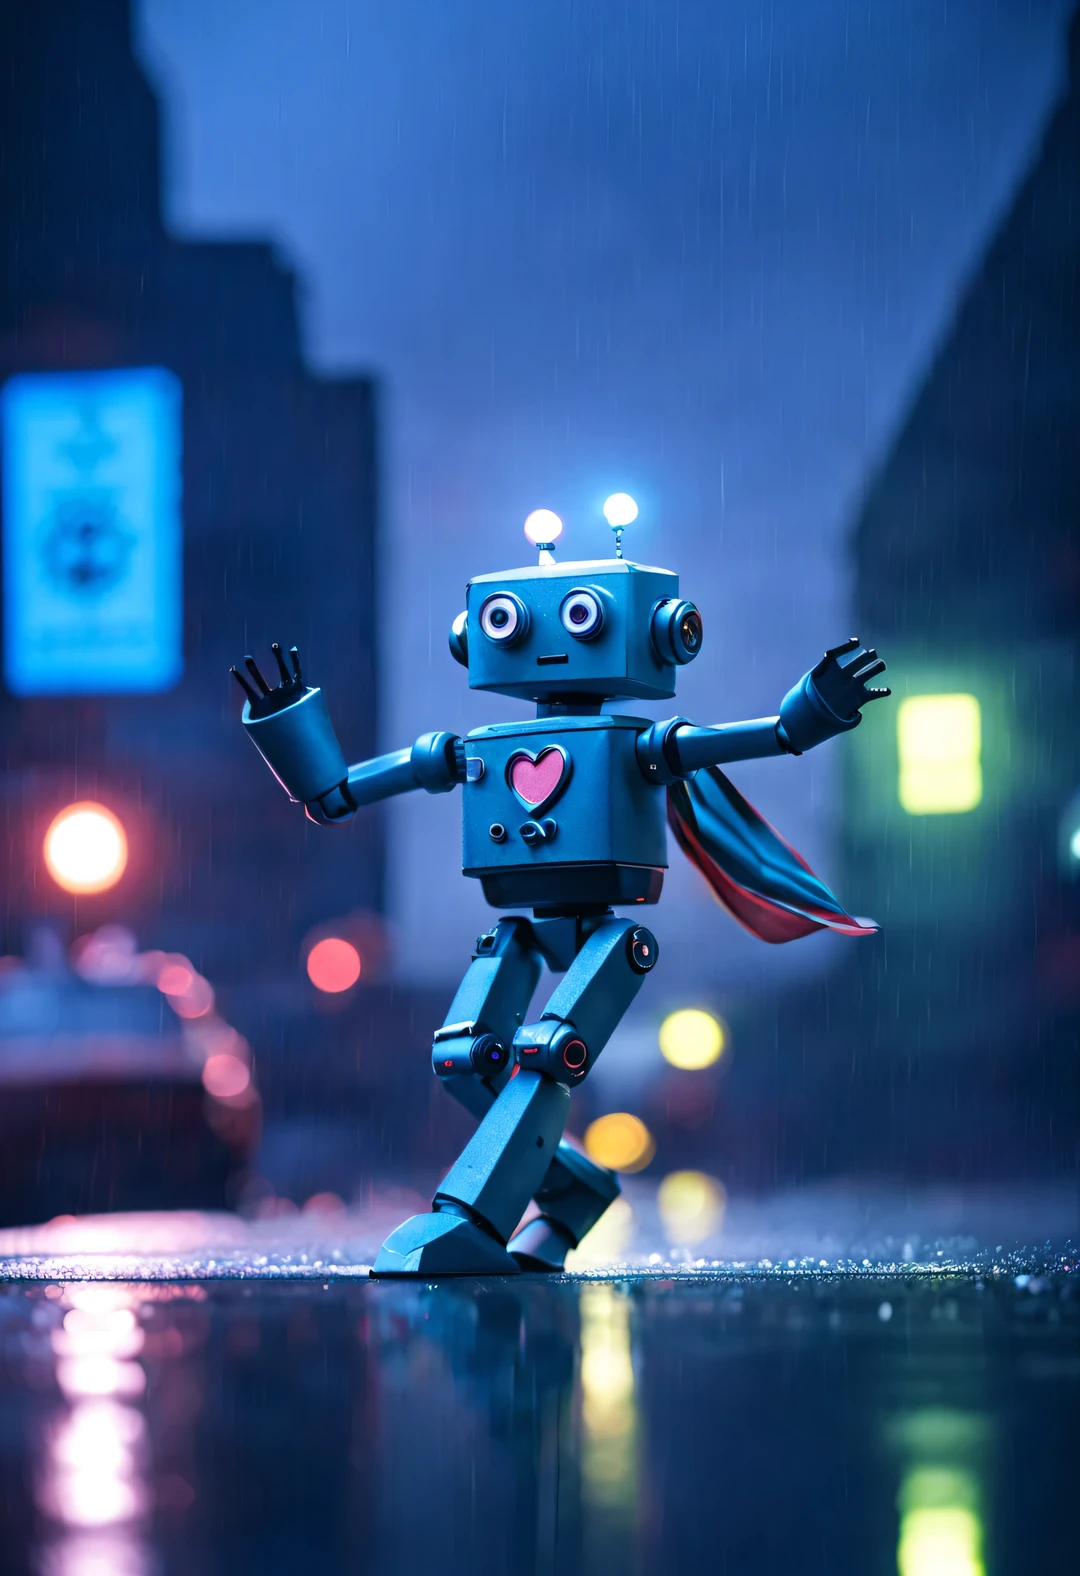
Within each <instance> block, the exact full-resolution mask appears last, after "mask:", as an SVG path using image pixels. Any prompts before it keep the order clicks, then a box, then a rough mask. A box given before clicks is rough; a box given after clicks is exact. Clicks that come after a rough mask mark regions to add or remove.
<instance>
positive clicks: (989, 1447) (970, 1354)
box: [0, 1217, 1080, 1576]
mask: <svg viewBox="0 0 1080 1576" xmlns="http://www.w3.org/2000/svg"><path fill="white" fill-rule="evenodd" d="M198 1221H199V1217H191V1218H187V1221H186V1224H185V1223H184V1221H180V1222H178V1221H177V1220H176V1218H175V1217H157V1218H153V1219H148V1220H147V1221H144V1222H143V1227H142V1229H143V1231H144V1233H149V1236H147V1237H144V1241H143V1244H142V1246H143V1248H144V1249H145V1247H146V1243H147V1242H148V1241H149V1240H150V1239H151V1238H152V1237H153V1234H154V1232H156V1233H157V1238H156V1240H157V1241H158V1242H159V1244H163V1243H164V1242H165V1241H166V1240H167V1239H168V1234H169V1230H170V1228H171V1229H172V1231H173V1238H172V1240H173V1242H174V1246H175V1245H176V1243H177V1241H178V1240H179V1238H180V1237H182V1236H183V1234H184V1232H185V1231H186V1232H187V1234H188V1240H189V1242H190V1241H194V1240H195V1238H196V1237H197V1236H198V1229H197V1228H198ZM75 1226H83V1227H85V1228H86V1229H87V1230H88V1231H89V1230H91V1226H90V1224H88V1223H73V1224H72V1225H70V1226H69V1228H68V1229H69V1230H74V1228H75ZM54 1229H57V1230H58V1229H59V1228H54ZM97 1229H98V1230H99V1236H98V1238H97V1241H98V1243H99V1246H100V1244H101V1242H102V1240H103V1239H102V1237H101V1235H100V1232H101V1231H104V1227H100V1228H97ZM201 1229H202V1230H203V1232H204V1236H205V1233H206V1231H207V1230H208V1229H209V1228H208V1226H207V1224H206V1220H205V1219H204V1220H203V1223H202V1227H201ZM233 1229H234V1230H235V1233H236V1243H235V1244H234V1249H233V1252H234V1254H235V1255H236V1256H235V1257H234V1258H233V1260H232V1261H231V1263H232V1269H233V1274H234V1275H235V1274H236V1273H237V1271H238V1270H240V1269H243V1270H244V1271H245V1273H246V1274H247V1275H248V1276H249V1277H250V1278H249V1279H246V1280H243V1281H238V1280H236V1279H231V1280H230V1279H224V1278H219V1277H218V1266H217V1264H216V1263H215V1267H214V1269H210V1270H207V1269H206V1266H205V1264H204V1266H203V1271H202V1274H203V1278H200V1279H188V1280H175V1279H174V1280H171V1281H163V1280H154V1279H144V1280H139V1281H134V1280H133V1281H120V1280H115V1279H94V1280H74V1279H73V1280H66V1281H60V1280H57V1279H48V1278H37V1279H22V1280H20V1281H18V1282H12V1281H10V1280H9V1281H8V1283H7V1284H6V1285H5V1286H4V1287H3V1289H2V1290H0V1452H2V1459H0V1479H2V1482H3V1485H4V1493H3V1497H2V1510H0V1532H2V1535H3V1547H4V1549H5V1559H4V1563H3V1569H4V1571H5V1572H6V1571H9V1570H10V1571H12V1572H13V1573H15V1572H21V1571H24V1570H25V1571H33V1572H38V1573H42V1576H172V1573H177V1576H181V1573H182V1576H187V1573H189V1572H191V1573H196V1572H198V1573H200V1576H202V1573H207V1572H210V1573H216V1572H222V1573H224V1572H230V1573H239V1576H243V1573H246V1572H252V1573H255V1572H258V1573H260V1576H262V1573H274V1572H278V1571H280V1572H290V1573H293V1572H298V1571H309V1570H312V1571H314V1570H319V1571H324V1570H325V1571H338V1570H352V1569H356V1570H363V1571H365V1572H374V1573H380V1576H381V1573H383V1572H386V1573H390V1572H395V1573H396V1572H413V1571H416V1572H419V1571H425V1570H436V1569H437V1570H439V1571H440V1572H449V1573H454V1572H458V1571H461V1572H465V1571H468V1572H470V1573H473V1576H489V1573H490V1576H496V1573H515V1576H516V1573H519V1572H520V1573H533V1572H548V1571H551V1572H554V1571H559V1572H560V1573H568V1576H573V1573H575V1572H579V1571H580V1572H585V1571H588V1572H590V1573H601V1576H603V1573H606V1572H612V1573H614V1572H619V1573H625V1576H639V1573H640V1576H644V1573H651V1572H659V1571H663V1572H675V1573H681V1572H700V1571H714V1570H715V1571H731V1572H733V1573H736V1572H737V1573H742V1572H745V1571H750V1570H753V1571H755V1572H760V1573H771V1572H777V1573H779V1572H784V1573H785V1576H789V1573H791V1572H795V1571H797V1572H807V1573H819V1572H820V1573H821V1576H826V1573H829V1576H844V1573H847V1572H850V1573H851V1576H866V1573H873V1572H882V1573H885V1572H899V1576H995V1573H997V1576H1001V1573H1006V1572H1012V1571H1020V1570H1045V1571H1054V1570H1064V1569H1067V1568H1068V1551H1069V1549H1070V1546H1071V1545H1070V1539H1071V1519H1072V1510H1071V1489H1070V1488H1069V1481H1070V1477H1071V1467H1070V1463H1071V1461H1072V1459H1073V1456H1074V1454H1075V1440H1076V1429H1077V1424H1076V1419H1077V1417H1078V1416H1080V1340H1078V1335H1080V1280H1078V1278H1077V1274H1076V1254H1075V1253H1074V1252H1072V1251H1071V1250H1070V1249H1069V1247H1068V1246H1067V1244H1066V1245H1062V1246H1059V1247H1058V1248H1057V1249H1056V1250H1054V1252H1053V1253H1052V1254H1051V1253H1049V1251H1048V1250H1044V1252H1043V1259H1044V1261H1045V1262H1044V1263H1043V1265H1042V1268H1041V1272H1040V1271H1039V1270H1038V1267H1037V1266H1035V1267H1033V1262H1032V1264H1029V1266H1028V1268H1026V1269H1018V1268H1017V1262H1018V1261H1017V1259H1016V1257H1015V1250H1014V1254H1013V1256H1012V1257H1008V1256H1006V1255H1004V1254H1002V1255H1000V1256H999V1261H995V1259H994V1255H993V1252H992V1250H987V1252H981V1251H980V1252H978V1253H974V1254H973V1255H972V1261H973V1263H975V1261H978V1263H975V1267H974V1268H972V1267H968V1268H963V1267H961V1266H959V1265H958V1264H957V1263H955V1262H950V1259H949V1257H948V1256H947V1255H946V1253H945V1251H944V1250H943V1249H942V1250H939V1249H934V1250H933V1251H932V1252H931V1250H930V1248H929V1246H928V1245H925V1244H924V1251H925V1254H926V1256H927V1262H925V1263H910V1264H908V1265H906V1266H905V1265H904V1264H903V1262H902V1260H901V1261H898V1262H895V1263H894V1264H893V1265H892V1267H891V1268H887V1267H886V1266H885V1265H884V1264H883V1263H874V1262H868V1263H867V1264H862V1263H861V1262H859V1261H856V1260H854V1259H853V1258H851V1257H849V1258H848V1259H847V1261H846V1265H845V1267H844V1268H842V1269H840V1270H838V1269H837V1268H836V1266H835V1265H824V1266H822V1265H820V1264H819V1265H817V1266H816V1267H815V1266H812V1265H810V1264H809V1263H808V1262H806V1261H801V1262H796V1263H795V1264H794V1265H793V1266H792V1267H789V1266H788V1264H787V1263H786V1262H779V1263H778V1262H775V1261H770V1262H769V1263H768V1265H762V1266H761V1267H759V1265H758V1264H757V1263H755V1264H754V1265H749V1264H745V1265H743V1266H742V1267H741V1268H739V1269H736V1268H735V1267H734V1265H733V1264H732V1263H730V1262H729V1263H727V1264H726V1265H724V1266H723V1267H722V1268H717V1269H712V1268H705V1269H702V1268H686V1267H684V1268H682V1269H681V1270H680V1269H677V1268H674V1267H672V1266H664V1265H663V1264H660V1265H653V1266H652V1267H651V1270H650V1271H648V1272H646V1273H639V1274H637V1275H628V1274H626V1273H623V1274H618V1273H615V1272H611V1271H609V1272H608V1273H607V1274H606V1275H604V1274H602V1273H601V1274H599V1275H592V1276H580V1277H578V1278H574V1277H565V1278H559V1279H556V1280H551V1281H545V1280H543V1279H542V1278H535V1277H529V1276H522V1277H521V1278H520V1279H515V1280H510V1281H491V1282H488V1283H486V1284H481V1283H479V1282H476V1281H461V1282H454V1281H447V1282H443V1283H441V1284H439V1285H423V1284H408V1283H390V1282H382V1283H376V1282H372V1281H369V1280H367V1278H366V1277H365V1276H364V1275H363V1273H362V1272H360V1271H358V1270H357V1268H356V1267H355V1266H352V1267H350V1266H349V1265H347V1264H345V1263H344V1261H343V1260H339V1261H338V1263H337V1264H335V1265H331V1266H330V1267H329V1268H328V1269H326V1270H324V1271H323V1272H322V1273H321V1274H320V1272H319V1271H318V1270H316V1268H315V1256H316V1255H317V1252H318V1251H321V1252H332V1251H333V1250H332V1249H329V1248H327V1247H326V1245H325V1244H324V1245H323V1247H322V1248H321V1249H316V1248H315V1246H314V1245H313V1244H309V1246H310V1247H311V1251H309V1252H304V1251H303V1250H301V1249H300V1247H299V1245H298V1241H299V1239H297V1242H294V1243H293V1244H292V1246H291V1247H284V1246H283V1245H282V1244H281V1243H280V1241H279V1244H278V1248H277V1249H276V1250H275V1252H274V1253H270V1254H266V1253H262V1254H251V1244H250V1242H245V1240H244V1231H245V1228H243V1227H242V1225H240V1224H239V1223H236V1224H235V1227H234V1228H233ZM223 1230H224V1227H223V1224H222V1223H221V1222H218V1223H217V1227H216V1235H217V1239H218V1242H219V1246H218V1248H216V1249H215V1251H216V1252H220V1251H222V1250H221V1247H220V1242H221V1240H223ZM129 1235H130V1229H129ZM237 1244H239V1245H237ZM36 1245H37V1247H38V1248H39V1249H40V1246H41V1243H40V1241H37V1243H36ZM995 1246H996V1245H995ZM7 1247H8V1248H9V1249H10V1247H11V1244H10V1243H8V1244H7ZM201 1251H203V1252H204V1253H205V1252H206V1251H207V1250H206V1246H205V1242H204V1245H203V1248H202V1250H201ZM244 1253H248V1254H250V1258H249V1261H248V1262H247V1263H246V1266H245V1265H244V1264H243V1263H242V1262H241V1259H242V1255H243V1254H244ZM987 1253H989V1257H988V1256H987ZM90 1257H91V1258H93V1255H90ZM257 1258H262V1259H264V1260H265V1261H266V1262H264V1263H263V1264H262V1265H261V1266H259V1265H258V1264H256V1262H255V1260H256V1259H257ZM275 1258H276V1259H278V1260H280V1259H289V1260H290V1261H291V1262H293V1263H294V1264H295V1266H296V1268H297V1269H298V1270H300V1271H302V1273H303V1274H304V1276H305V1277H306V1278H304V1279H303V1280H302V1281H301V1282H300V1283H299V1284H287V1283H285V1282H284V1281H283V1279H282V1277H281V1275H280V1274H278V1275H276V1276H275V1275H274V1274H273V1270H274V1268H275V1263H274V1262H271V1260H275ZM303 1258H306V1259H307V1261H308V1262H307V1264H306V1265H303V1264H301V1262H300V1261H301V1259H303ZM1051 1261H1052V1262H1051ZM207 1262H209V1261H207ZM931 1263H932V1264H934V1265H936V1266H937V1267H934V1268H931V1267H930V1265H931ZM32 1265H36V1266H37V1269H38V1270H40V1259H38V1260H25V1261H23V1264H22V1271H23V1273H24V1274H25V1273H28V1272H30V1271H31V1267H32ZM979 1265H981V1266H982V1267H981V1268H980V1267H979ZM14 1267H15V1266H14V1265H13V1264H12V1263H11V1262H9V1264H8V1270H9V1272H10V1271H11V1270H12V1269H13V1268H14ZM102 1267H103V1264H102V1263H101V1262H99V1263H98V1266H97V1269H98V1273H100V1271H101V1269H102ZM276 1267H278V1268H280V1265H278V1266H276ZM343 1271H344V1273H343ZM87 1272H89V1273H94V1270H93V1267H92V1266H90V1265H88V1264H87V1263H85V1262H84V1265H83V1273H84V1274H85V1273H87ZM189 1273H191V1272H190V1271H189ZM194 1273H195V1274H199V1273H200V1272H199V1271H198V1270H196V1271H195V1272H194Z"/></svg>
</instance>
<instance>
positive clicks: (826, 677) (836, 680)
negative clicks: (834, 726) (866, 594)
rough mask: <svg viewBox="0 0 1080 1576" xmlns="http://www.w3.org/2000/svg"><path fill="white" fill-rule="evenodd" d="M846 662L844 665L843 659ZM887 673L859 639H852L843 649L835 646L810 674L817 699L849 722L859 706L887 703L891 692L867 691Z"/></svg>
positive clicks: (845, 643)
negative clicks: (881, 701)
mask: <svg viewBox="0 0 1080 1576" xmlns="http://www.w3.org/2000/svg"><path fill="white" fill-rule="evenodd" d="M842 657H843V658H846V659H847V660H846V661H841V660H840V659H841V658H842ZM884 672H885V664H884V662H883V661H882V660H881V658H880V657H879V656H878V654H877V652H876V651H875V650H874V648H873V646H871V647H870V650H869V651H867V650H865V649H864V648H863V647H862V646H861V645H860V644H859V637H858V635H852V636H851V639H850V640H845V641H844V643H843V645H842V646H832V647H830V649H829V650H828V651H826V653H825V655H824V656H823V657H822V659H821V661H820V662H819V663H818V665H817V667H816V668H811V670H810V681H811V683H812V684H813V686H814V688H815V689H816V690H817V692H818V695H819V696H820V697H821V699H822V700H823V701H824V702H825V704H826V706H828V708H829V710H830V711H831V712H833V713H834V714H835V715H836V716H837V717H843V718H844V720H845V721H847V722H850V721H851V719H852V718H853V717H854V716H855V715H856V713H857V712H858V710H859V708H860V706H865V705H866V704H867V702H868V701H871V700H884V699H885V697H886V695H891V694H892V690H890V689H867V687H866V686H867V684H868V682H869V681H870V679H876V678H877V676H878V674H879V673H884Z"/></svg>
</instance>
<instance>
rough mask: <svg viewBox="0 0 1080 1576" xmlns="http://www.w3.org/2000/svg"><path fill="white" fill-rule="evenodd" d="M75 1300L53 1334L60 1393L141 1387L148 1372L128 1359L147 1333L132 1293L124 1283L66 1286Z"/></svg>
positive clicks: (127, 1394)
mask: <svg viewBox="0 0 1080 1576" xmlns="http://www.w3.org/2000/svg"><path fill="white" fill-rule="evenodd" d="M67 1300H68V1301H69V1302H71V1303H72V1304H73V1307H71V1308H70V1309H69V1310H68V1312H67V1313H66V1314H65V1315H64V1322H63V1325H62V1326H61V1327H60V1329H58V1330H54V1331H53V1332H52V1336H51V1343H52V1349H53V1352H54V1353H55V1355H56V1360H57V1361H56V1379H57V1383H58V1384H59V1386H60V1389H61V1390H62V1391H63V1393H64V1395H66V1396H68V1397H69V1398H70V1399H73V1400H77V1399H83V1398H88V1397H92V1396H114V1397H121V1398H124V1399H130V1398H131V1397H133V1396H138V1395H141V1394H142V1393H143V1391H144V1390H145V1388H146V1374H145V1373H144V1371H143V1369H142V1368H141V1366H140V1365H139V1364H138V1363H137V1362H134V1361H132V1359H133V1358H135V1357H137V1356H138V1354H139V1353H140V1352H141V1351H142V1349H143V1343H144V1340H145V1336H144V1333H143V1330H142V1327H141V1325H140V1324H139V1322H138V1320H137V1319H136V1317H135V1314H134V1312H133V1308H132V1304H133V1302H134V1298H133V1296H132V1294H131V1293H130V1292H129V1291H128V1290H127V1289H126V1288H125V1287H122V1286H100V1285H98V1286H76V1287H70V1288H69V1289H68V1292H67Z"/></svg>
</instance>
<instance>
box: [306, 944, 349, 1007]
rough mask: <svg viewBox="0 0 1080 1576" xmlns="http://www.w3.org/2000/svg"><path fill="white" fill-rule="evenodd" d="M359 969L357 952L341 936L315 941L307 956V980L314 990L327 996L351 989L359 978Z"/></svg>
mask: <svg viewBox="0 0 1080 1576" xmlns="http://www.w3.org/2000/svg"><path fill="white" fill-rule="evenodd" d="M361 967H362V964H361V960H360V954H359V952H357V950H356V948H355V947H354V946H353V944H352V942H351V941H345V940H344V939H343V938H342V937H341V936H327V937H325V938H324V940H322V941H317V942H316V943H315V945H314V946H313V947H312V949H311V951H310V952H309V953H308V955H307V972H308V979H309V980H310V981H311V983H312V984H313V985H314V987H315V989H316V990H321V991H325V992H326V993H327V994H329V995H336V994H337V993H338V992H339V991H343V990H349V989H351V987H352V986H353V985H355V984H356V982H357V980H358V979H359V978H360V970H361Z"/></svg>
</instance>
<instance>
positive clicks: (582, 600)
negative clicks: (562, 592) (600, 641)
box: [559, 590, 604, 640]
mask: <svg viewBox="0 0 1080 1576" xmlns="http://www.w3.org/2000/svg"><path fill="white" fill-rule="evenodd" d="M559 617H560V619H561V620H562V626H563V628H564V629H565V630H566V632H567V634H568V635H573V637H574V639H575V640H593V639H595V637H596V636H597V635H598V634H599V633H600V631H601V630H602V629H603V627H604V604H603V603H602V602H601V600H600V598H599V597H598V596H597V595H596V593H595V592H594V591H581V590H578V591H571V592H570V593H569V595H568V596H564V597H563V599H562V604H561V606H560V608H559Z"/></svg>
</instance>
